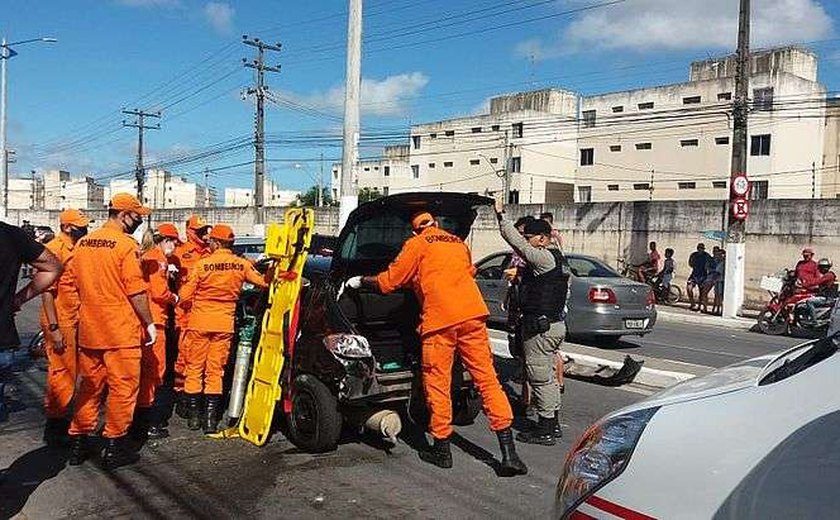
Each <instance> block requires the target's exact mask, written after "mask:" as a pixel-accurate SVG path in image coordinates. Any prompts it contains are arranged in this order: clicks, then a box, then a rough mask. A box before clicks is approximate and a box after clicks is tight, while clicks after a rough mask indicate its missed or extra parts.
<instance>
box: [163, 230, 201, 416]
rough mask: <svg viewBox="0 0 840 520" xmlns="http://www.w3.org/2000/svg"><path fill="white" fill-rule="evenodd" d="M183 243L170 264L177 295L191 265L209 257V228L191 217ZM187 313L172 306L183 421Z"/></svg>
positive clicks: (179, 410)
mask: <svg viewBox="0 0 840 520" xmlns="http://www.w3.org/2000/svg"><path fill="white" fill-rule="evenodd" d="M186 227H187V240H186V242H184V243H182V244H180V245H179V246H178V247H176V248H175V257H174V261H173V262H172V263H173V264H174V265H175V267H176V268H177V269H178V283H177V290H178V291H179V292H180V291H181V289H182V288H183V287H184V285H185V284H186V283H187V280H188V279H189V276H190V272H191V271H192V269H193V268H194V267H195V264H196V263H197V262H198V261H199V260H201V259H202V258H206V257H208V256H210V247H209V246H208V244H207V235H208V233H209V232H210V225H209V224H208V223H207V222H206V221H205V220H204V219H203V218H201V217H200V216H198V215H192V216H191V217H190V218H189V219H187V226H186ZM187 320H188V316H187V310H186V309H185V308H184V307H180V306H177V307H175V337H176V338H178V357H177V359H176V361H175V368H174V372H175V383H174V385H173V388H174V390H175V401H176V403H177V407H176V409H175V411H176V413H177V414H178V415H179V416H180V417H181V418H183V419H186V418H187V407H186V402H185V400H184V368H185V367H186V347H185V345H184V341H183V339H184V332H185V331H186V325H187Z"/></svg>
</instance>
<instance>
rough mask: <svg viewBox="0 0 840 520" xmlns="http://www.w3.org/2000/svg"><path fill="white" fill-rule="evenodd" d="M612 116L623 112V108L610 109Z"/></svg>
mask: <svg viewBox="0 0 840 520" xmlns="http://www.w3.org/2000/svg"><path fill="white" fill-rule="evenodd" d="M612 111H613V114H620V113H622V112H624V107H623V106H621V105H619V106H617V107H612Z"/></svg>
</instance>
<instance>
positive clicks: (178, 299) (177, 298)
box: [173, 294, 181, 305]
mask: <svg viewBox="0 0 840 520" xmlns="http://www.w3.org/2000/svg"><path fill="white" fill-rule="evenodd" d="M173 296H175V303H174V304H173V305H178V302H180V301H181V297H180V296H178V295H177V294H175V295H173Z"/></svg>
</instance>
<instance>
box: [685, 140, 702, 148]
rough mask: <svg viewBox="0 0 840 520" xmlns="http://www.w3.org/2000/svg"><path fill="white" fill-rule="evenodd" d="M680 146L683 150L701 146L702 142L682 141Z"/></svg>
mask: <svg viewBox="0 0 840 520" xmlns="http://www.w3.org/2000/svg"><path fill="white" fill-rule="evenodd" d="M680 146H682V147H683V148H685V147H687V146H700V141H699V140H697V139H682V140H681V141H680Z"/></svg>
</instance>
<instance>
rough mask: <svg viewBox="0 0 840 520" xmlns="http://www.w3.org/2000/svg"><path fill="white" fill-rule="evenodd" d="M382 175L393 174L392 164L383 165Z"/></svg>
mask: <svg viewBox="0 0 840 520" xmlns="http://www.w3.org/2000/svg"><path fill="white" fill-rule="evenodd" d="M382 175H384V176H385V177H389V176H390V175H391V167H390V166H383V167H382Z"/></svg>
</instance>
